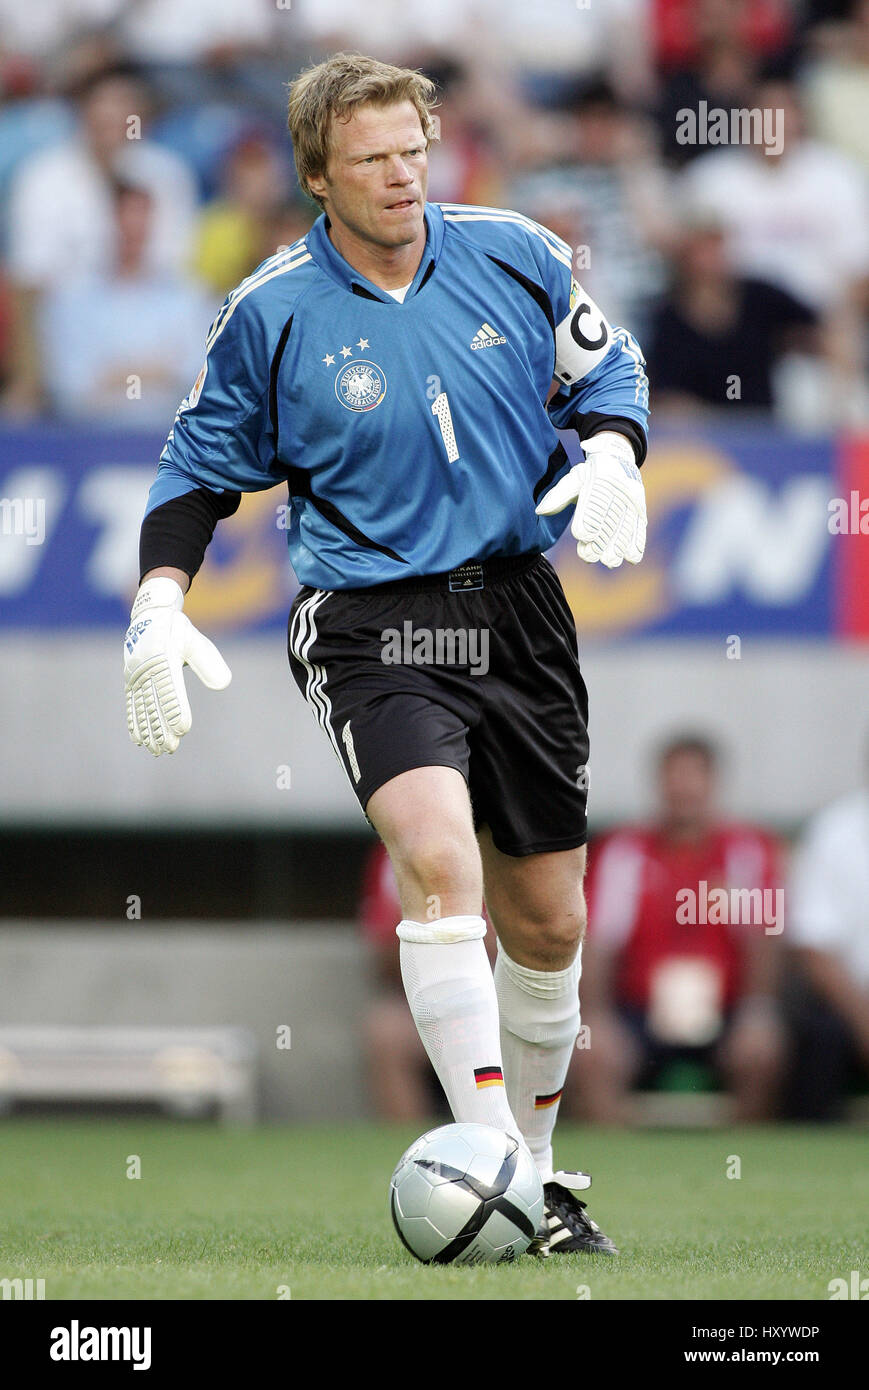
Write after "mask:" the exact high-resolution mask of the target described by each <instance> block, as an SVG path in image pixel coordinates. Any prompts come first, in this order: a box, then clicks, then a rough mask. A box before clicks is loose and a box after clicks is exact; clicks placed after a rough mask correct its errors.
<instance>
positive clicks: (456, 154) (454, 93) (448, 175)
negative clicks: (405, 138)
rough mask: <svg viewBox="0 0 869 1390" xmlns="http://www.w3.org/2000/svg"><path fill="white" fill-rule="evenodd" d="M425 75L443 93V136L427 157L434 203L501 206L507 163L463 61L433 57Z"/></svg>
mask: <svg viewBox="0 0 869 1390" xmlns="http://www.w3.org/2000/svg"><path fill="white" fill-rule="evenodd" d="M425 71H426V75H427V76H428V77H430V78H431V79H432V81H433V82H434V83H436V85H437V88H438V93H439V97H438V99H439V102H440V105H439V106H438V110H437V116H438V119H439V121H440V133H439V137H438V139H437V140H435V141H434V142H433V143H432V145H431V146H430V148H429V152H428V171H429V172H428V196H429V199H430V200H431V202H433V203H476V204H479V205H481V206H483V207H498V206H500V205H501V201H502V192H503V175H502V163H503V161H502V160H500V159H499V158H498V157H497V154H496V147H495V146H494V144H493V141H492V138H491V135H490V132H489V130H488V129H487V127H486V125H485V124H484V123H483V122H482V121H481V120H480V117H479V112H478V105H477V103H478V93H477V91H476V89H475V84H474V80H473V76H472V73H471V72H470V70H469V68H468V67H467V65H466V64H465V63H464V62H462V61H461V60H460V59H457V58H451V57H450V56H448V55H443V56H441V57H438V56H437V55H433V56H432V59H430V60H429V61H428V62H427V63H426V68H425Z"/></svg>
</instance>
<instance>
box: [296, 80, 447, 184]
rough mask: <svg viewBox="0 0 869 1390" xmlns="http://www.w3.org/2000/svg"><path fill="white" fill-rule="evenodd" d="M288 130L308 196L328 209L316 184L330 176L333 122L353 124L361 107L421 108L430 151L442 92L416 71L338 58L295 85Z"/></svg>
mask: <svg viewBox="0 0 869 1390" xmlns="http://www.w3.org/2000/svg"><path fill="white" fill-rule="evenodd" d="M289 91H290V99H289V106H288V111H287V125H288V126H289V130H290V135H291V137H292V141H293V158H294V159H295V161H296V173H297V174H298V176H299V184H300V186H301V189H302V192H303V193H306V194H307V195H308V197H309V198H313V200H314V202H315V203H319V205H320V207H321V208H322V207H323V200H322V198H320V197H318V196H317V194H316V193H313V192H312V191H311V186H310V180H311V179H312V178H317V177H318V176H319V175H321V174H325V172H326V165H327V163H328V159H329V142H330V137H331V133H332V121H333V119H338V120H341V119H347V118H349V116H350V115H351V114H352V113H353V111H355V110H356V108H357V107H358V106H363V105H365V104H366V103H368V104H370V105H372V106H392V105H393V104H394V103H395V102H400V101H409V102H411V103H412V105H413V106H414V107H415V108H416V112H417V115H418V116H419V121H420V125H421V126H422V133H423V135H424V137H425V142H426V149H428V147H429V145H430V144H431V142H432V140H435V139H437V121H436V118H435V117H434V116H433V115H432V108H433V107H434V106H435V105H436V101H435V93H436V88H435V84H434V82H432V80H431V78H429V77H426V76H425V75H424V74H423V73H421V72H419V71H417V70H415V69H414V68H398V67H393V65H392V64H391V63H381V62H379V61H378V59H377V58H368V57H366V56H365V54H363V53H334V54H333V55H332V57H331V58H326V59H325V61H324V62H322V63H315V64H314V65H313V66H312V67H309V68H305V70H304V71H303V72H301V73H300V74H299V76H298V77H297V78H296V79H295V81H294V82H291V83H290V88H289Z"/></svg>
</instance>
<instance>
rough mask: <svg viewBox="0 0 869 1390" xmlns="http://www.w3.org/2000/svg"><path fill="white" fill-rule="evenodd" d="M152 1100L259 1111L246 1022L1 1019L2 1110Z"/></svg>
mask: <svg viewBox="0 0 869 1390" xmlns="http://www.w3.org/2000/svg"><path fill="white" fill-rule="evenodd" d="M21 1100H26V1101H45V1102H48V1101H77V1102H88V1101H93V1102H103V1103H105V1102H111V1101H126V1102H136V1101H139V1102H150V1103H152V1104H153V1103H156V1104H159V1105H161V1106H163V1108H164V1109H166V1110H167V1111H169V1112H170V1113H172V1114H176V1115H187V1116H191V1115H192V1116H195V1115H201V1114H203V1113H206V1112H207V1110H208V1109H209V1108H210V1107H212V1106H217V1108H218V1111H219V1113H220V1116H221V1119H222V1120H223V1121H225V1122H227V1123H234V1124H252V1123H253V1121H254V1120H255V1119H256V1114H257V1094H256V1046H255V1044H254V1041H253V1039H252V1037H251V1035H250V1034H249V1033H248V1031H247V1030H246V1029H244V1028H236V1027H225V1028H164V1027H158V1028H117V1027H96V1028H79V1027H71V1026H57V1025H54V1024H46V1025H44V1026H43V1025H36V1024H31V1025H29V1026H27V1027H19V1026H15V1027H0V1110H8V1109H10V1108H11V1107H12V1106H13V1105H14V1104H15V1102H16V1101H21Z"/></svg>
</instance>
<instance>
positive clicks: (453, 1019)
mask: <svg viewBox="0 0 869 1390" xmlns="http://www.w3.org/2000/svg"><path fill="white" fill-rule="evenodd" d="M397 932H398V935H399V937H400V938H401V953H400V954H401V978H402V981H403V982H404V990H405V994H406V995H407V1002H408V1004H409V1005H410V1011H411V1013H412V1014H413V1019H414V1022H415V1024H416V1026H417V1030H418V1032H419V1036H420V1038H421V1039H422V1042H423V1045H424V1047H425V1050H426V1052H427V1053H428V1055H429V1058H430V1060H431V1064H432V1066H433V1067H434V1069H435V1071H436V1072H437V1075H438V1080H439V1081H440V1083H441V1085H442V1086H443V1088H444V1092H445V1093H446V1097H447V1100H448V1101H449V1105H450V1109H451V1110H452V1112H453V1116H454V1117H455V1119H456V1121H466V1122H471V1123H475V1124H483V1125H492V1126H494V1128H495V1129H501V1130H504V1131H506V1132H507V1133H508V1134H513V1135H516V1136H517V1137H519V1134H520V1130H519V1126H518V1125H517V1123H516V1120H515V1119H514V1117H513V1114H512V1112H511V1110H510V1105H509V1102H508V1100H507V1091H506V1089H505V1086H504V1072H503V1067H502V1063H501V1042H500V1025H499V1020H498V1000H497V997H496V994H495V982H494V980H493V978H492V968H491V966H490V965H489V958H488V956H487V955H486V948H485V945H484V944H483V939H482V938H483V937H484V936H485V933H486V923H485V922H484V920H483V918H482V917H445V918H441V920H440V921H438V922H411V921H407V920H405V921H403V922H400V923H399V925H398V927H397Z"/></svg>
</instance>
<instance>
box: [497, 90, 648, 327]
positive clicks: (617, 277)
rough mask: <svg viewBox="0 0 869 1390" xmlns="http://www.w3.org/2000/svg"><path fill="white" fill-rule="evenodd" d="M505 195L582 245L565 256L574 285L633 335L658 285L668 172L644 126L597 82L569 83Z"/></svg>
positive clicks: (641, 324)
mask: <svg viewBox="0 0 869 1390" xmlns="http://www.w3.org/2000/svg"><path fill="white" fill-rule="evenodd" d="M507 202H508V205H509V206H511V207H515V208H517V209H518V210H519V211H521V212H525V213H527V214H528V215H529V216H532V217H534V218H535V219H536V220H538V221H540V222H543V223H544V225H546V226H548V227H551V228H552V230H553V231H557V232H558V233H559V234H560V235H561V236H562V237H563V238H564V240H565V241H567V242H568V244H569V245H571V246H573V247H576V248H580V247H582V248H584V249H583V252H582V253H581V254H580V255H579V256H578V258H577V261H576V265H575V270H576V274H577V277H578V278H579V280H580V281H581V282H582V285H583V288H584V289H586V290H587V291H588V293H589V294H590V295H591V296H592V297H593V298H594V299H596V300H597V302H598V303H599V304H600V305H601V306H605V312H606V314H607V317H608V318H610V319H612V320H613V321H614V322H617V323H621V324H624V325H625V326H626V327H627V328H629V329H630V330H631V332H632V333H635V334H636V335H637V336H639V337H640V338H641V340H642V337H643V335H644V332H645V329H646V326H647V316H648V310H649V304H650V302H651V301H652V300H653V299H654V297H655V296H656V295H657V294H658V293H660V291H661V290H662V288H663V284H664V261H663V256H662V250H663V248H664V247H666V246H667V245H668V244H669V241H670V238H671V236H672V223H671V217H670V212H669V208H670V189H669V181H668V179H667V177H666V175H665V174H664V172H663V169H662V167H661V165H660V162H659V160H658V158H657V155H656V152H655V148H654V145H653V143H652V140H651V138H650V132H649V131H648V129H647V128H646V127H645V126H644V124H643V123H642V121H641V120H640V119H639V118H638V117H637V116H636V115H634V114H633V113H632V112H631V111H630V110H628V109H627V107H625V106H624V105H623V104H622V103H621V102H620V101H619V100H618V99H617V97H616V95H615V92H614V91H613V89H612V88H611V87H610V86H609V85H608V84H607V83H606V82H604V81H602V80H600V79H597V80H595V81H594V82H592V83H591V84H579V85H578V87H577V89H576V90H575V92H574V94H573V97H572V99H571V100H570V102H569V104H568V106H567V107H566V108H565V117H564V127H563V133H562V138H561V139H560V140H559V141H558V142H555V141H553V142H552V146H551V149H550V151H549V152H548V158H547V162H546V163H545V165H543V166H542V167H539V168H537V169H534V170H532V171H528V172H525V173H523V174H522V175H520V176H519V177H518V178H517V179H516V180H515V182H514V183H513V185H512V187H511V188H510V189H509V191H508V197H507Z"/></svg>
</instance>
